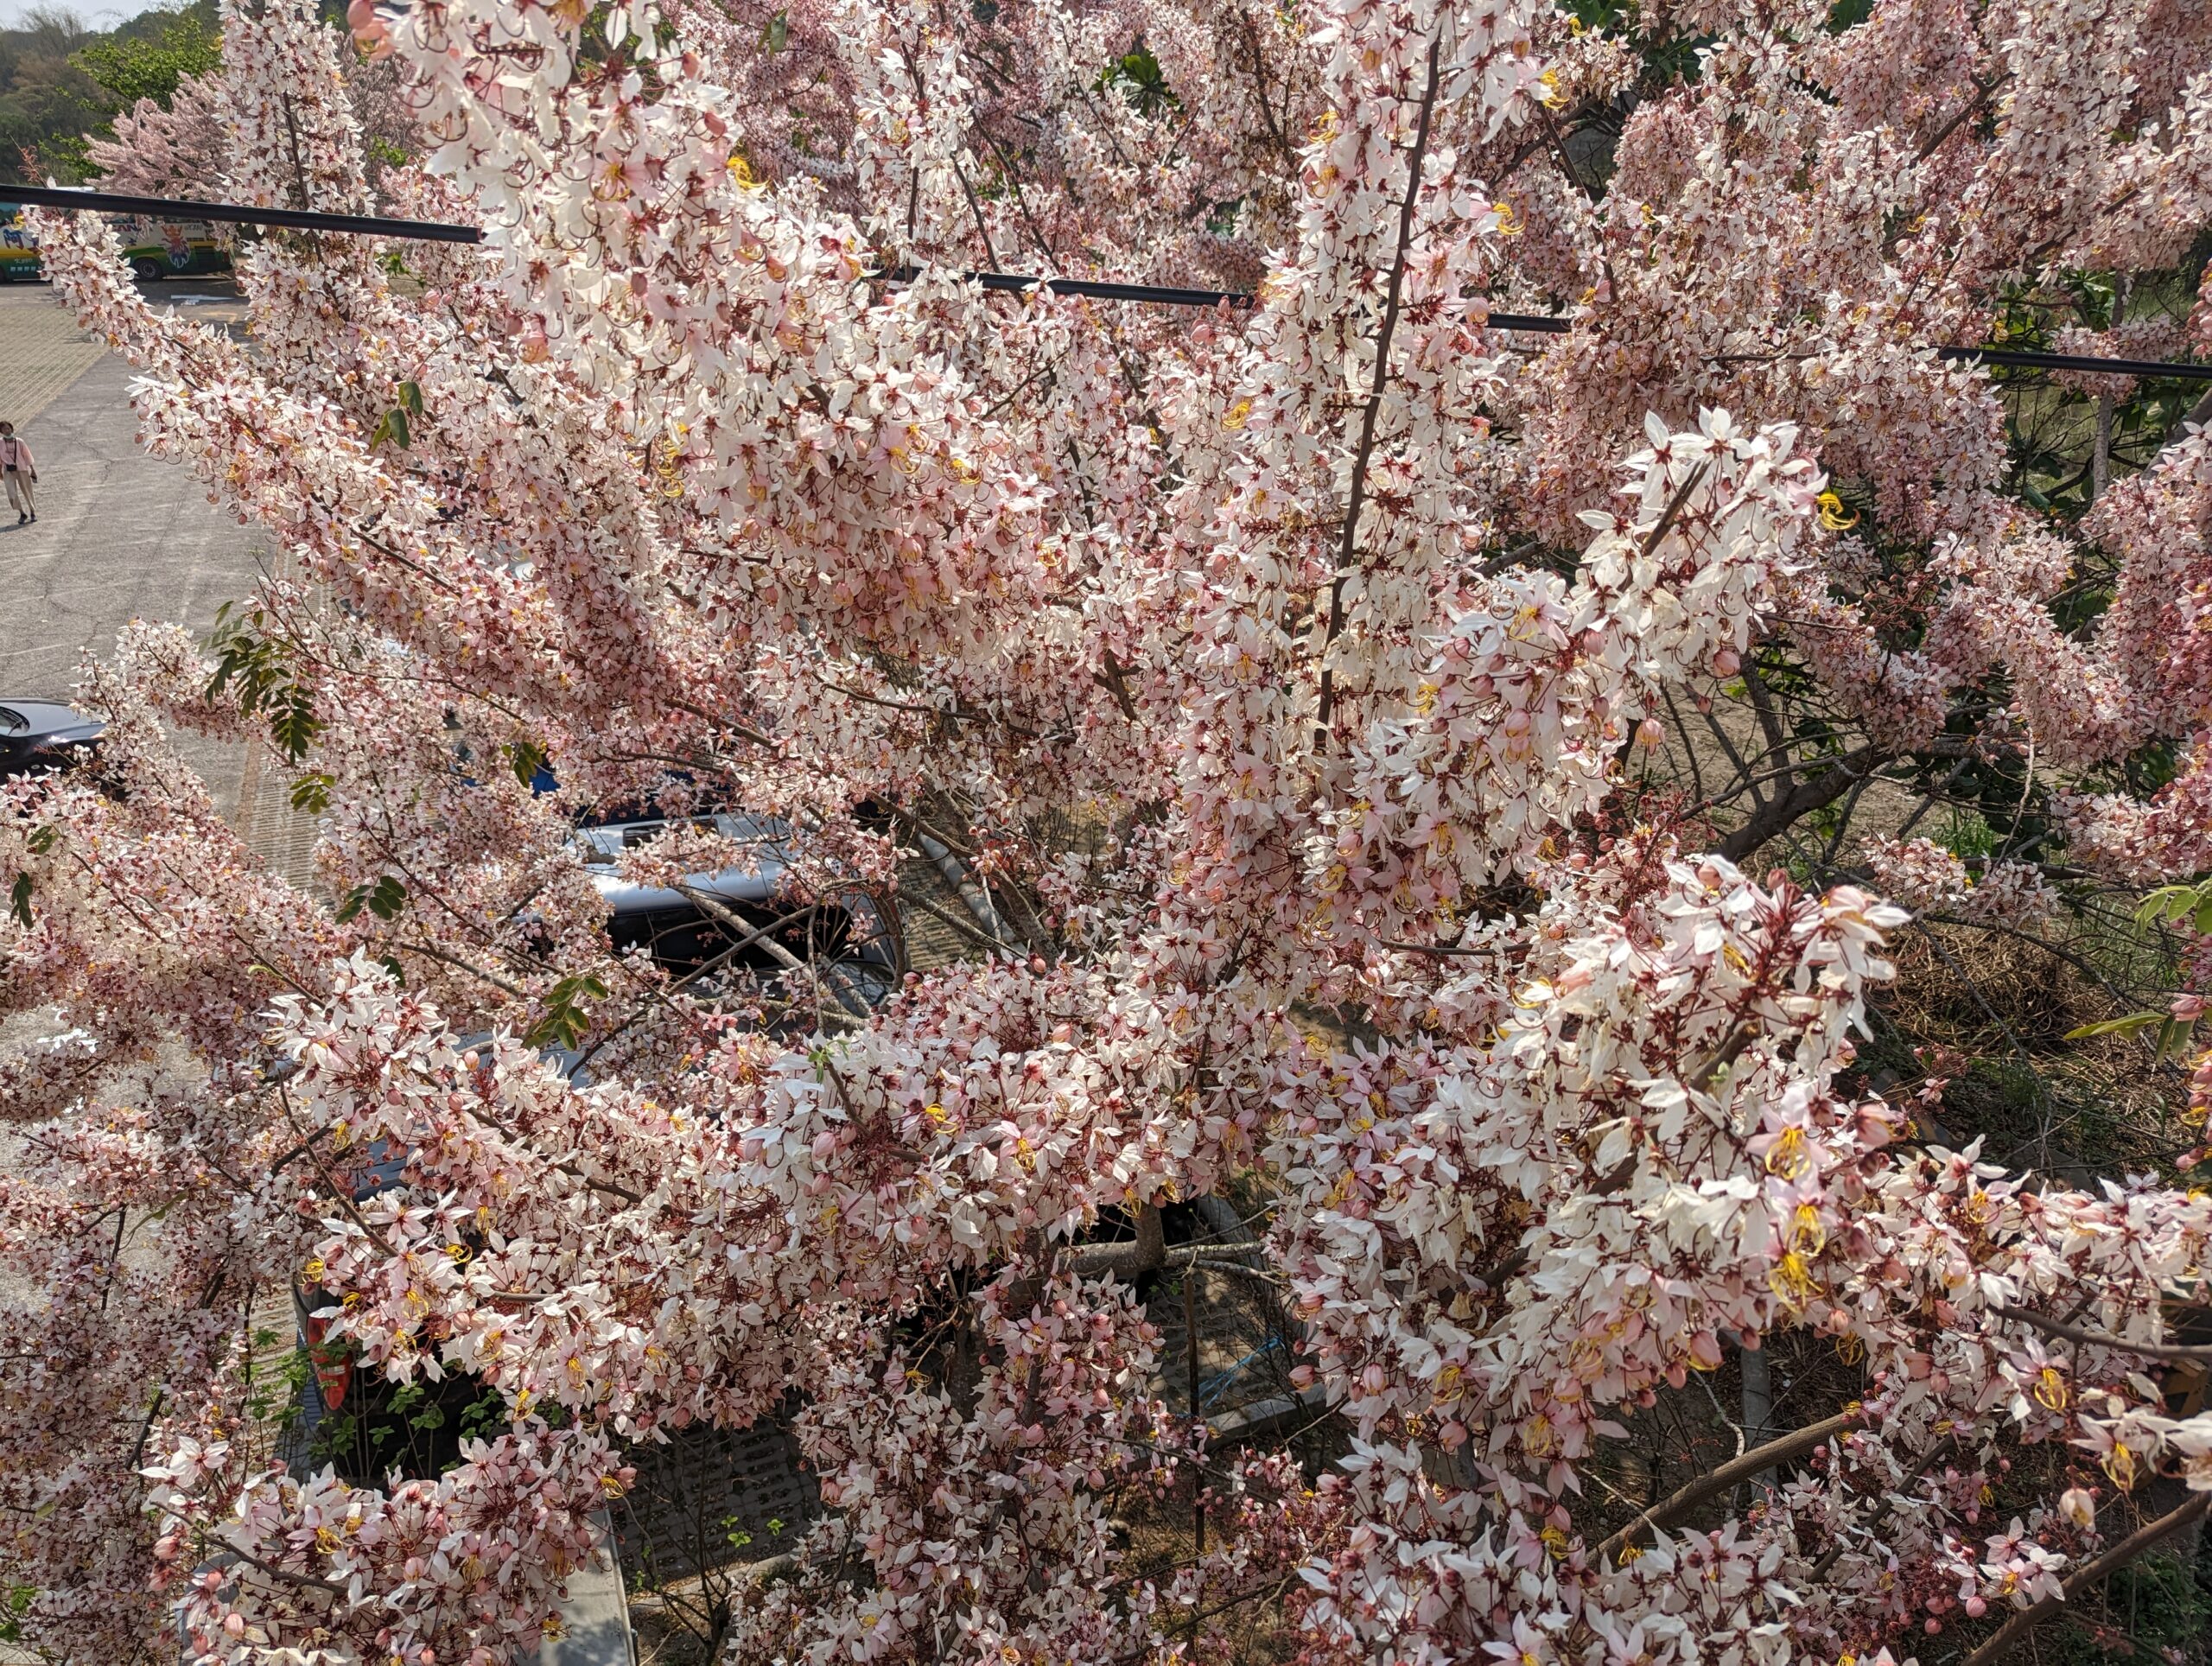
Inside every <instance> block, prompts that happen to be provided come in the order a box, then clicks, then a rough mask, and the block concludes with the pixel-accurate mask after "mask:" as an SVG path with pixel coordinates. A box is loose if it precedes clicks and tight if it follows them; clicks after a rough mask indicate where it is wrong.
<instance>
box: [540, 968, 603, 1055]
mask: <svg viewBox="0 0 2212 1666" xmlns="http://www.w3.org/2000/svg"><path fill="white" fill-rule="evenodd" d="M606 995H607V985H605V984H604V983H602V982H600V981H599V980H598V979H597V978H595V977H594V976H592V975H591V974H590V973H588V972H586V973H584V974H583V975H582V976H577V977H564V978H563V979H562V980H561V981H560V982H558V983H556V984H555V985H554V986H553V988H552V990H551V991H550V993H549V994H548V995H546V997H545V1014H544V1016H543V1017H542V1018H540V1019H539V1020H538V1021H537V1023H536V1024H535V1025H533V1026H532V1027H531V1030H530V1033H529V1034H527V1035H526V1036H524V1038H523V1039H524V1040H526V1041H528V1042H529V1043H530V1045H531V1046H533V1047H543V1046H549V1045H550V1044H552V1043H554V1042H556V1041H557V1042H558V1043H560V1045H561V1046H564V1047H573V1046H575V1045H576V1043H577V1042H579V1041H581V1040H582V1039H583V1037H584V1033H585V1032H586V1031H587V1030H588V1029H589V1028H590V1027H591V1014H590V1011H589V1009H588V1008H587V1007H586V1006H585V1004H584V1003H585V1002H586V1001H587V1000H590V1001H601V1000H604V999H605V998H606Z"/></svg>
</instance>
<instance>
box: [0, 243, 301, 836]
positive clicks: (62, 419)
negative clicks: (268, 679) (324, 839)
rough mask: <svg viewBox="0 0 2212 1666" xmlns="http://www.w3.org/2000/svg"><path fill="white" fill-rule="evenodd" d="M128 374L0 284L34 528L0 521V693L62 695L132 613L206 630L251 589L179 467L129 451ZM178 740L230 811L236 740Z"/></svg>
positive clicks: (168, 296) (180, 291)
mask: <svg viewBox="0 0 2212 1666" xmlns="http://www.w3.org/2000/svg"><path fill="white" fill-rule="evenodd" d="M151 292H152V293H153V295H154V296H155V297H156V300H157V301H167V302H172V303H176V302H182V304H184V305H186V306H188V307H189V308H191V310H192V312H193V314H194V315H196V316H200V317H205V318H207V319H209V320H210V321H225V322H227V321H230V320H231V319H232V318H234V317H235V316H236V315H238V310H239V309H238V305H237V303H236V301H235V298H234V296H232V293H231V292H230V291H229V289H228V286H227V285H226V284H225V283H220V282H219V281H218V282H209V281H206V280H190V279H187V280H183V281H180V282H176V283H166V284H160V285H156V286H153V287H152V291H151ZM198 296H207V297H209V299H208V300H207V301H206V302H196V301H195V300H194V297H198ZM131 374H132V372H131V370H130V366H129V365H127V364H126V363H124V360H123V359H121V358H119V357H118V356H117V355H116V354H114V353H110V352H109V351H108V350H107V347H106V345H105V343H104V342H99V341H95V340H88V339H87V338H86V335H85V334H84V332H83V331H81V330H79V328H78V327H77V325H76V321H75V320H74V319H73V318H71V317H70V316H69V315H67V313H65V312H64V311H63V310H62V309H61V308H60V306H59V305H58V304H56V302H55V301H54V296H53V292H52V291H51V290H50V289H48V288H47V287H46V286H45V285H44V284H10V285H8V286H6V287H4V288H0V417H5V418H6V419H7V420H9V421H10V422H12V423H15V424H16V433H17V434H18V435H19V436H21V437H22V439H24V440H26V441H28V442H29V444H30V447H31V450H32V452H33V454H34V455H35V456H36V457H37V458H38V465H39V481H38V506H39V518H38V520H37V522H36V524H35V525H29V526H17V525H16V524H15V517H14V516H12V515H6V514H0V696H6V695H10V694H16V695H24V696H35V695H42V696H63V697H66V696H67V694H68V691H69V689H70V687H71V685H72V684H73V683H74V682H75V681H76V677H77V665H78V661H79V658H80V656H81V655H82V654H83V653H84V652H86V650H87V649H90V650H92V651H93V652H101V651H104V650H105V649H107V648H108V647H110V646H111V645H113V643H114V641H115V635H116V633H117V632H118V630H120V629H121V628H122V627H123V626H124V625H126V624H128V623H129V622H130V620H133V619H149V620H179V621H181V622H182V623H184V624H186V625H188V626H191V627H192V628H193V629H194V630H196V631H204V630H206V629H207V627H208V626H210V625H211V624H213V621H214V617H215V610H216V609H217V608H218V607H221V606H222V604H223V603H224V602H226V601H232V600H233V599H235V598H238V597H242V596H244V595H245V594H246V593H247V592H248V591H249V590H250V589H251V587H252V585H253V582H254V578H255V575H256V571H257V563H259V562H260V561H261V560H262V559H263V558H264V556H265V554H266V552H267V548H268V546H267V544H266V543H265V542H264V539H263V538H262V537H261V536H260V535H259V534H258V533H257V532H254V531H248V530H247V529H245V528H244V527H241V526H239V525H238V524H237V523H236V522H234V521H233V520H232V519H231V518H230V517H229V516H228V515H226V514H225V513H223V512H221V511H220V510H219V509H217V508H215V507H214V506H213V505H211V504H209V503H208V501H207V493H206V491H205V489H204V488H203V487H202V486H200V483H199V481H197V480H194V478H193V477H192V475H191V474H188V473H187V472H186V471H185V470H184V469H182V468H181V467H176V466H175V465H174V464H169V463H164V462H159V461H156V460H154V459H153V458H151V457H149V456H148V455H146V453H145V451H144V450H143V448H141V447H140V446H139V444H138V442H137V418H136V417H135V415H134V414H133V412H132V410H131V409H130V394H129V390H130V378H131ZM4 507H5V506H4V504H0V509H4ZM179 749H180V750H181V752H182V753H183V754H184V755H185V756H186V758H187V759H188V760H190V761H191V762H192V763H193V764H194V766H195V767H197V768H198V769H199V770H200V773H201V774H202V775H203V776H205V777H206V778H207V782H208V785H209V786H210V788H211V789H212V790H213V793H214V796H215V801H216V803H217V804H218V805H219V806H220V808H221V809H222V811H223V812H224V814H226V815H232V814H233V813H235V811H236V810H237V808H238V797H239V791H238V789H239V776H240V773H241V771H242V768H243V766H244V764H245V756H244V754H243V751H242V749H240V748H238V747H232V746H227V745H223V744H219V743H216V742H210V741H200V740H198V739H196V738H194V737H192V736H184V737H181V741H180V748H179Z"/></svg>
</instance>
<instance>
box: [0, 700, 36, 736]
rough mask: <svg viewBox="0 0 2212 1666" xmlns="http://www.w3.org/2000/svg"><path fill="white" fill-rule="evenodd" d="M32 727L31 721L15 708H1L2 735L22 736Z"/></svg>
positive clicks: (0, 730) (0, 728)
mask: <svg viewBox="0 0 2212 1666" xmlns="http://www.w3.org/2000/svg"><path fill="white" fill-rule="evenodd" d="M30 726H31V720H30V719H29V718H28V717H26V716H24V715H22V713H21V712H19V711H17V710H16V709H15V708H14V707H13V706H0V734H23V733H24V732H25V731H27V730H28V729H29V728H30Z"/></svg>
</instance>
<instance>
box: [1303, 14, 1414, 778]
mask: <svg viewBox="0 0 2212 1666" xmlns="http://www.w3.org/2000/svg"><path fill="white" fill-rule="evenodd" d="M1443 45H1444V36H1443V34H1442V33H1441V31H1440V32H1439V33H1437V34H1436V35H1432V36H1430V37H1429V42H1428V86H1427V88H1426V89H1425V90H1424V91H1423V92H1422V93H1421V116H1420V119H1419V121H1418V123H1417V124H1416V125H1415V127H1414V149H1413V156H1412V157H1411V158H1410V160H1409V161H1408V163H1407V178H1406V197H1405V200H1404V201H1403V202H1402V203H1400V204H1399V205H1398V249H1397V253H1396V255H1395V257H1394V258H1392V260H1391V262H1390V286H1389V293H1388V295H1387V296H1385V298H1384V300H1383V327H1382V328H1381V329H1379V330H1378V331H1376V336H1375V378H1374V380H1373V382H1372V383H1371V384H1370V385H1369V388H1368V394H1367V408H1366V410H1364V411H1363V412H1362V413H1361V416H1360V419H1359V448H1358V449H1357V451H1356V452H1355V453H1354V454H1353V455H1352V464H1351V500H1350V501H1349V502H1348V503H1347V504H1346V505H1345V506H1344V540H1343V543H1342V545H1341V546H1340V547H1339V548H1338V551H1337V575H1336V577H1335V578H1334V579H1332V581H1331V582H1330V584H1329V633H1328V635H1327V636H1326V637H1325V638H1324V639H1323V640H1322V643H1321V655H1322V658H1324V659H1326V658H1327V657H1328V652H1329V648H1330V646H1331V645H1332V644H1333V643H1334V642H1335V641H1336V639H1337V637H1338V633H1341V632H1342V631H1343V629H1344V581H1345V580H1346V579H1348V578H1349V577H1351V564H1352V560H1353V557H1354V556H1357V553H1358V550H1359V521H1360V515H1361V512H1362V511H1363V510H1364V509H1365V508H1366V506H1367V465H1368V461H1369V459H1370V458H1371V457H1372V456H1373V455H1375V430H1376V426H1377V425H1378V424H1379V423H1380V422H1381V420H1382V417H1383V391H1384V390H1385V389H1386V388H1388V387H1389V385H1390V339H1391V337H1392V336H1394V335H1395V334H1397V331H1398V305H1399V302H1400V301H1401V299H1402V297H1403V295H1404V292H1405V286H1406V251H1408V248H1410V247H1411V246H1412V244H1413V238H1414V210H1415V209H1416V208H1418V207H1420V204H1421V168H1422V165H1423V163H1424V162H1425V161H1426V160H1427V155H1428V121H1429V118H1430V117H1431V116H1432V115H1433V114H1434V113H1435V110H1436V86H1437V79H1438V59H1439V57H1440V54H1441V53H1442V50H1443ZM1335 701H1336V678H1335V675H1334V673H1333V672H1332V671H1331V670H1330V669H1329V667H1328V666H1326V665H1324V666H1323V667H1322V668H1321V703H1320V711H1319V716H1318V717H1317V718H1316V720H1315V727H1316V728H1317V729H1318V730H1319V738H1320V739H1321V740H1322V741H1325V740H1326V738H1327V734H1328V728H1329V709H1330V708H1331V707H1332V705H1333V704H1334V703H1335Z"/></svg>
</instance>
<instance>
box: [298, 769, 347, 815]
mask: <svg viewBox="0 0 2212 1666" xmlns="http://www.w3.org/2000/svg"><path fill="white" fill-rule="evenodd" d="M336 785H338V778H337V777H336V776H334V775H322V774H308V775H302V776H301V777H300V779H298V780H296V781H295V782H293V783H292V808H293V809H295V810H301V811H306V812H307V813H308V815H310V816H320V815H321V814H322V812H323V811H326V810H327V809H329V808H330V789H331V788H333V787H334V786H336Z"/></svg>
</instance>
